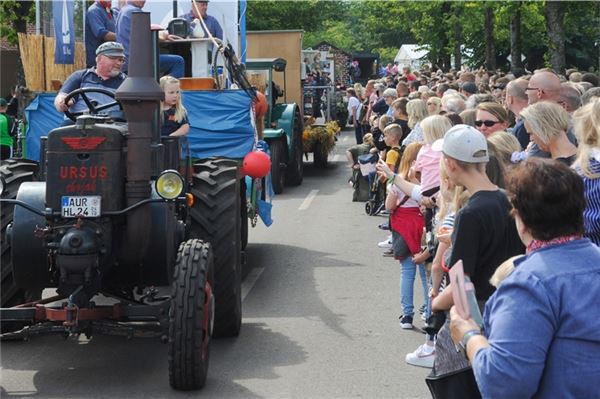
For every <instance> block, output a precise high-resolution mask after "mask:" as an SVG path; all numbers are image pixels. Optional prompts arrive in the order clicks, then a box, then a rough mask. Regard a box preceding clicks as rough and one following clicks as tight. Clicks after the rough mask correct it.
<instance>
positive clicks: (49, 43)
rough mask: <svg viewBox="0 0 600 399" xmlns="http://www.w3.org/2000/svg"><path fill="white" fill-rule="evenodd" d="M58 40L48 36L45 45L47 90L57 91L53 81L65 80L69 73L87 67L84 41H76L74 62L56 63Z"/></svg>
mask: <svg viewBox="0 0 600 399" xmlns="http://www.w3.org/2000/svg"><path fill="white" fill-rule="evenodd" d="M55 45H56V42H55V40H54V38H53V37H46V39H45V41H44V47H45V55H46V57H45V58H46V59H45V64H46V68H45V71H46V80H45V82H46V84H45V90H46V91H55V90H56V88H53V87H52V81H53V80H56V81H59V82H61V83H62V82H64V81H65V80H66V79H67V78H68V77H69V75H71V74H72V73H73V72H75V71H76V70H78V69H83V68H85V47H84V44H83V43H82V42H76V43H75V58H74V60H73V61H74V63H73V64H55V63H54V50H55V49H54V47H55Z"/></svg>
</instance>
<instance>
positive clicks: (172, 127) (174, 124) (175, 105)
mask: <svg viewBox="0 0 600 399" xmlns="http://www.w3.org/2000/svg"><path fill="white" fill-rule="evenodd" d="M160 88H161V89H162V90H163V91H164V92H165V99H164V100H163V101H162V102H161V103H160V109H161V111H162V125H161V128H160V134H161V136H185V135H187V134H188V132H189V131H190V122H189V120H188V117H187V111H186V109H185V107H184V106H183V104H181V90H180V88H179V79H176V78H174V77H172V76H169V75H166V76H163V77H162V78H160Z"/></svg>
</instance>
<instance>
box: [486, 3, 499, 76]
mask: <svg viewBox="0 0 600 399" xmlns="http://www.w3.org/2000/svg"><path fill="white" fill-rule="evenodd" d="M484 29H485V67H486V68H487V70H488V71H495V70H496V43H495V41H494V9H493V8H492V6H491V5H489V4H486V6H485V24H484Z"/></svg>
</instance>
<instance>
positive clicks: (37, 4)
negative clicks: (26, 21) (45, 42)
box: [35, 0, 42, 35]
mask: <svg viewBox="0 0 600 399" xmlns="http://www.w3.org/2000/svg"><path fill="white" fill-rule="evenodd" d="M40 16H41V10H40V0H35V34H36V35H39V34H41V33H42V29H41V23H40Z"/></svg>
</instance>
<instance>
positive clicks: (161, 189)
mask: <svg viewBox="0 0 600 399" xmlns="http://www.w3.org/2000/svg"><path fill="white" fill-rule="evenodd" d="M155 187H156V192H157V193H158V195H160V196H161V197H162V198H164V199H167V200H172V199H175V198H177V197H179V196H180V195H181V193H183V187H184V184H183V177H181V175H180V174H179V173H178V172H177V171H175V170H165V171H164V172H162V173H161V174H160V176H158V179H156V183H155Z"/></svg>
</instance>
